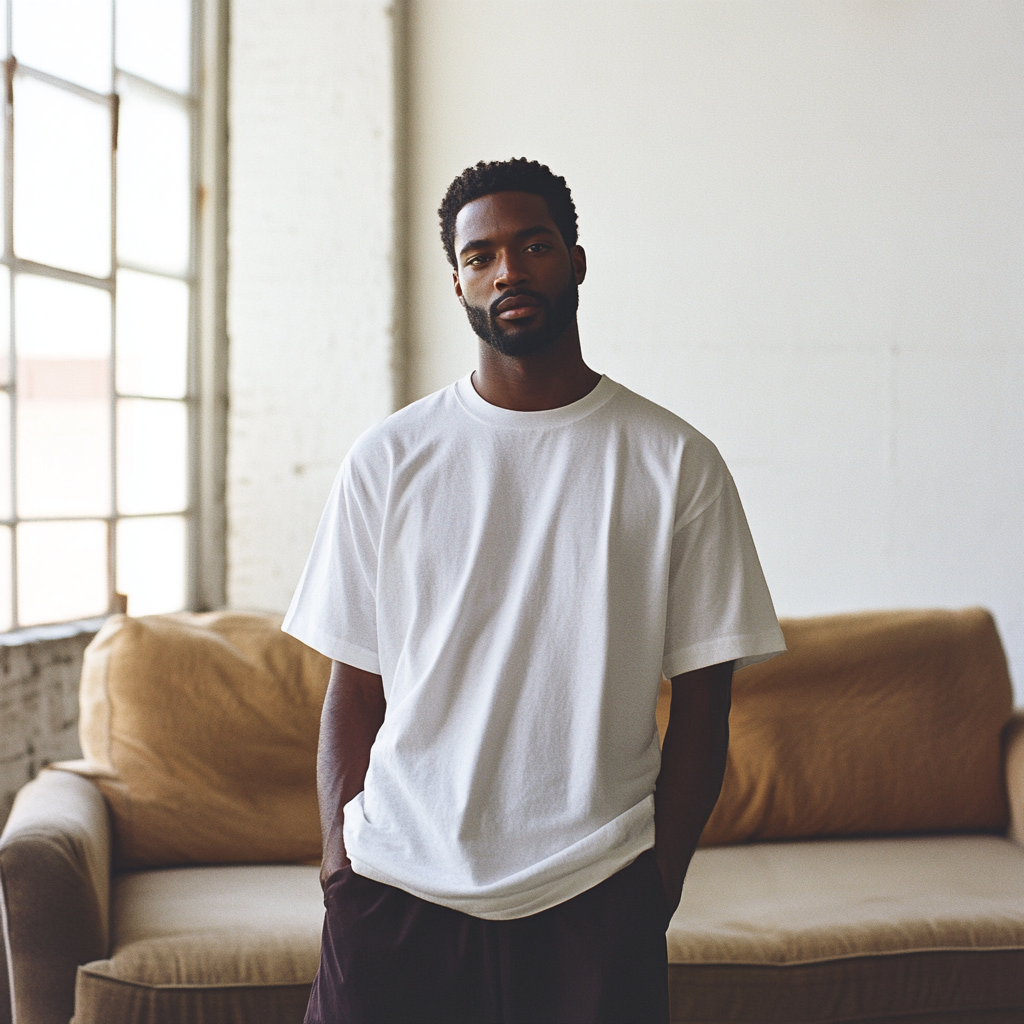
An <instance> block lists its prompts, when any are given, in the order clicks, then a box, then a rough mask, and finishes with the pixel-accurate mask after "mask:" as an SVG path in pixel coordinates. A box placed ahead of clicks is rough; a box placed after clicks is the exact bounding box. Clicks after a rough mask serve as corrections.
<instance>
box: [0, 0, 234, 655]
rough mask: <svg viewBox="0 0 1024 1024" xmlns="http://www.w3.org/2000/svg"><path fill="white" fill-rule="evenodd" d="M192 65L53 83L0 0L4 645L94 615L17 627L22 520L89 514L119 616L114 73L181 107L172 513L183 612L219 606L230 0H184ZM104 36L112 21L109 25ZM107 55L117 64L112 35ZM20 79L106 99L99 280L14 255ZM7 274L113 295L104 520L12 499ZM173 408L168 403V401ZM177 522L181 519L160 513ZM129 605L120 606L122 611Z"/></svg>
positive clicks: (112, 607)
mask: <svg viewBox="0 0 1024 1024" xmlns="http://www.w3.org/2000/svg"><path fill="white" fill-rule="evenodd" d="M190 6H191V45H192V60H191V71H190V83H189V92H188V94H187V95H185V96H182V95H181V94H173V93H172V92H171V91H170V90H163V89H161V88H160V87H159V86H155V85H151V84H150V83H148V82H145V81H144V80H141V79H137V78H136V77H135V76H132V75H130V74H128V73H125V72H118V71H117V69H116V65H115V66H114V76H115V77H114V79H113V80H112V83H111V88H112V91H111V93H110V94H109V95H105V94H101V93H96V92H94V91H93V90H90V89H86V88H83V87H81V86H78V85H76V84H74V83H69V82H66V81H64V80H62V79H59V78H55V77H54V76H52V75H49V74H47V73H46V72H42V71H40V70H38V69H35V68H32V67H29V66H25V65H19V64H18V62H17V60H16V58H15V57H14V56H13V54H12V33H11V29H12V20H13V19H12V9H13V3H12V0H4V16H5V18H6V22H7V52H6V53H5V54H4V58H5V59H4V60H3V65H4V85H5V96H4V118H3V131H4V135H5V146H4V156H3V162H4V167H3V170H4V186H3V195H2V199H3V202H4V204H5V212H6V215H5V224H4V237H3V247H2V251H0V262H2V263H3V264H4V265H6V266H8V267H9V269H10V296H9V298H10V324H9V327H10V332H11V334H10V337H11V343H10V345H9V351H8V360H9V383H8V385H6V386H5V388H4V390H5V391H7V393H8V394H9V395H10V459H11V462H10V466H11V470H10V473H11V476H10V480H9V481H8V482H7V483H6V484H5V483H4V482H3V481H0V486H9V488H10V494H11V517H10V518H9V519H4V520H2V525H6V526H9V527H10V528H11V530H10V543H11V614H12V628H11V629H9V630H8V631H6V632H4V633H0V637H3V639H4V640H5V641H6V642H11V641H12V640H14V639H15V638H16V637H20V636H22V635H23V634H26V633H31V632H33V631H39V630H42V631H44V632H47V633H49V632H52V631H53V630H54V629H55V628H57V629H60V628H61V627H63V626H66V627H68V628H70V629H72V630H73V631H74V630H76V629H77V628H79V627H81V626H83V625H85V624H86V623H88V624H94V623H95V622H96V621H97V620H95V619H88V620H83V621H81V622H76V621H73V622H69V623H47V624H40V625H38V626H37V625H27V626H26V625H22V624H21V623H20V622H19V620H18V561H17V559H18V544H17V526H18V524H19V523H21V522H30V521H33V520H37V521H38V520H40V519H41V518H43V519H44V521H47V522H51V521H52V522H59V521H74V520H76V519H78V520H81V519H88V520H90V521H94V522H101V521H102V522H105V523H106V527H107V602H108V607H107V609H106V611H105V612H103V613H101V616H100V618H103V617H105V616H106V615H109V614H111V613H114V612H117V611H123V610H124V607H123V601H122V599H121V598H120V596H119V595H118V594H117V592H116V558H117V550H116V545H117V536H116V535H117V523H118V522H119V521H120V520H121V519H123V518H134V517H131V516H128V517H126V516H123V515H122V514H121V513H120V512H119V510H118V507H117V501H116V499H117V464H116V450H117V449H116V446H117V434H116V430H117V402H118V397H119V396H118V394H117V391H116V387H115V382H116V360H117V352H116V326H115V323H114V321H115V319H116V318H115V305H114V303H115V302H116V291H117V272H118V269H119V268H122V267H123V268H124V269H132V270H135V269H138V270H143V271H146V270H148V268H143V267H134V266H132V265H131V264H129V263H125V262H124V261H123V260H122V261H119V260H118V259H117V248H116V225H117V211H116V202H117V177H116V174H117V127H118V126H117V117H118V105H119V96H118V81H117V77H116V76H117V75H118V74H122V75H125V77H127V78H129V79H132V80H134V81H135V82H138V83H139V84H140V86H141V87H142V88H145V89H152V90H155V91H156V92H162V93H164V94H165V95H168V96H173V97H174V98H173V102H174V103H176V104H177V105H179V106H181V107H184V108H185V109H187V110H188V112H189V123H190V145H191V154H190V157H191V166H190V182H189V185H190V196H191V203H192V230H191V232H190V248H189V266H188V270H187V272H186V274H185V275H184V276H183V277H182V276H179V275H173V274H172V275H164V276H169V277H173V278H177V279H179V280H185V281H186V283H187V284H188V286H189V290H190V291H189V294H190V300H189V314H188V316H189V319H188V331H189V339H188V367H187V388H186V395H185V398H184V400H183V404H184V405H185V408H186V410H187V423H188V427H187V435H186V445H187V458H188V481H187V500H186V505H185V509H184V511H183V512H182V513H180V514H181V515H182V516H184V518H185V523H186V565H185V579H186V588H185V605H184V607H185V608H186V609H191V610H207V609H212V608H219V607H222V606H223V604H224V600H225V576H226V572H225V570H226V560H225V537H226V512H225V476H226V473H225V471H226V434H227V331H226V286H227V80H228V75H227V57H228V0H191V5H190ZM111 28H112V33H113V25H112V26H111ZM111 60H112V62H113V61H114V60H115V54H114V50H113V40H112V49H111ZM18 75H24V76H26V77H29V78H33V79H36V80H39V81H42V82H45V83H47V84H50V85H52V86H55V87H57V88H60V89H62V90H65V91H67V92H70V93H72V94H77V95H79V96H82V97H83V98H86V99H88V100H90V101H92V102H96V103H104V102H105V103H107V104H108V106H109V110H110V117H111V128H112V131H111V136H112V138H111V149H110V159H111V179H110V188H111V200H110V201H111V213H110V229H111V238H110V246H111V266H110V273H109V275H108V277H107V278H97V277H92V276H91V275H88V274H82V273H77V272H75V271H67V270H63V269H61V268H57V267H52V266H48V265H42V264H38V263H35V262H33V261H30V260H26V259H23V258H21V257H18V256H16V255H15V252H14V244H13V243H14V222H13V220H14V218H13V209H14V202H13V200H14V196H13V188H14V181H13V170H14V110H13V99H14V82H15V78H16V76H18ZM17 273H31V274H36V275H39V276H43V277H50V278H55V279H58V280H64V281H70V282H74V283H78V284H84V285H86V286H88V287H91V288H96V289H98V290H103V291H106V292H107V293H108V294H109V295H110V297H111V316H112V321H111V341H112V343H111V356H112V358H111V359H110V361H109V381H108V386H109V402H110V472H111V509H110V512H109V514H108V515H106V516H52V517H49V516H48V517H36V516H27V517H21V516H19V515H18V507H17V503H16V499H17V493H16V491H17V476H16V474H17V469H16V467H17V462H16V459H17V401H18V380H17V365H16V363H17V360H16V348H15V344H14V339H15V334H14V331H15V323H14V315H15V307H14V289H15V278H16V274H17ZM175 401H177V400H175ZM166 514H174V515H177V514H179V513H166ZM129 610H130V609H129Z"/></svg>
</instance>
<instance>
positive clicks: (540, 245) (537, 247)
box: [526, 242, 551, 252]
mask: <svg viewBox="0 0 1024 1024" xmlns="http://www.w3.org/2000/svg"><path fill="white" fill-rule="evenodd" d="M550 248H551V246H550V245H547V244H546V243H545V242H534V243H533V245H528V246H527V247H526V251H527V252H547V250H548V249H550Z"/></svg>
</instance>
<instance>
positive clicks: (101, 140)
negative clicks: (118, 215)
mask: <svg viewBox="0 0 1024 1024" xmlns="http://www.w3.org/2000/svg"><path fill="white" fill-rule="evenodd" d="M14 251H15V252H16V253H17V254H18V255H19V256H22V257H24V258H25V259H29V260H35V261H36V262H37V263H50V264H53V265H54V266H57V267H63V268H64V269H66V270H77V271H80V272H81V273H83V274H92V275H94V276H95V277H106V276H107V275H108V274H109V273H110V109H109V107H107V105H106V104H103V103H93V102H92V101H91V100H86V99H82V97H80V96H74V95H72V94H71V93H68V92H65V91H64V90H63V89H57V88H54V87H53V86H52V85H45V84H44V83H42V82H37V81H35V80H34V79H31V78H26V77H24V76H23V75H18V76H17V77H16V78H15V80H14Z"/></svg>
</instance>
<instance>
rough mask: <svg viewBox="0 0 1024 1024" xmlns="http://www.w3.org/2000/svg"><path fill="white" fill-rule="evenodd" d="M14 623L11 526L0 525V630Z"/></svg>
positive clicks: (8, 627)
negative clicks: (12, 612) (12, 610)
mask: <svg viewBox="0 0 1024 1024" xmlns="http://www.w3.org/2000/svg"><path fill="white" fill-rule="evenodd" d="M13 625H14V617H13V615H12V614H11V528H10V527H9V526H0V630H7V629H10V628H11V627H12V626H13Z"/></svg>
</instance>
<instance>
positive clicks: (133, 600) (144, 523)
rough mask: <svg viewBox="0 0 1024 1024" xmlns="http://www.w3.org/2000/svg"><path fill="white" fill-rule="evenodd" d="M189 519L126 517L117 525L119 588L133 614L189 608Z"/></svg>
mask: <svg viewBox="0 0 1024 1024" xmlns="http://www.w3.org/2000/svg"><path fill="white" fill-rule="evenodd" d="M185 550H186V549H185V520H184V519H183V518H182V517H181V516H156V517H154V518H152V519H122V520H121V521H120V522H119V523H118V524H117V590H118V593H121V594H127V595H128V614H129V615H156V614H158V613H160V612H177V611H181V609H182V608H184V607H185Z"/></svg>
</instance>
